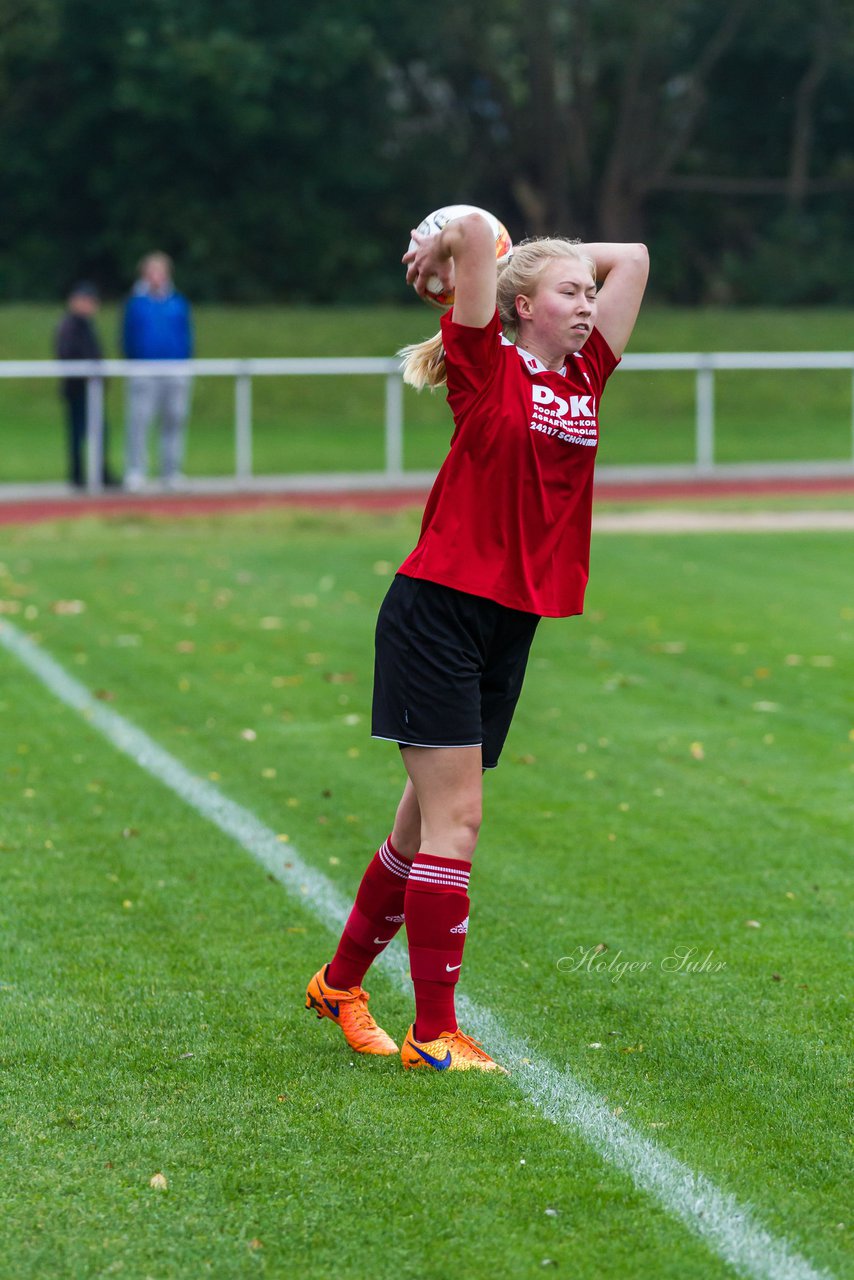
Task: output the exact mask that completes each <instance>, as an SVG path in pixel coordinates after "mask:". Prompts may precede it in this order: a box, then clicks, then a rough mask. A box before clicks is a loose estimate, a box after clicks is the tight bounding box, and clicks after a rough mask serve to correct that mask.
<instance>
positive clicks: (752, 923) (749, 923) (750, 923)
mask: <svg viewBox="0 0 854 1280" xmlns="http://www.w3.org/2000/svg"><path fill="white" fill-rule="evenodd" d="M744 927H745V929H761V928H762V925H761V924H760V923H759V921H758V920H745V922H744Z"/></svg>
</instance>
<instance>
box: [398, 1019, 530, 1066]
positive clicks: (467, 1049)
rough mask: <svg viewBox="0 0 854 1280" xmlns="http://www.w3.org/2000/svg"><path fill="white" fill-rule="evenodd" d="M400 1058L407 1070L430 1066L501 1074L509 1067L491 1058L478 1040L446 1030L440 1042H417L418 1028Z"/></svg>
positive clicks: (408, 1037)
mask: <svg viewBox="0 0 854 1280" xmlns="http://www.w3.org/2000/svg"><path fill="white" fill-rule="evenodd" d="M400 1058H401V1061H402V1062H403V1065H404V1068H405V1069H406V1070H407V1071H410V1070H412V1069H413V1068H416V1067H428V1068H429V1069H430V1070H432V1071H500V1072H501V1073H502V1075H505V1076H509V1074H510V1072H509V1071H508V1070H507V1068H506V1067H502V1066H500V1065H499V1063H497V1062H495V1061H494V1060H493V1059H492V1058H490V1056H489V1054H488V1053H486V1052H484V1050H483V1049H481V1047H480V1045H479V1044H478V1043H477V1041H476V1040H472V1038H471V1036H467V1035H464V1034H463V1032H462V1031H459V1030H458V1031H443V1032H442V1034H441V1035H440V1036H439V1037H438V1038H437V1039H436V1040H416V1039H415V1027H414V1025H413V1026H411V1027H410V1028H409V1030H408V1031H407V1033H406V1039H405V1040H404V1042H403V1048H402V1049H401V1051H400Z"/></svg>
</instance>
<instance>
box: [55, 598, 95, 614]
mask: <svg viewBox="0 0 854 1280" xmlns="http://www.w3.org/2000/svg"><path fill="white" fill-rule="evenodd" d="M85 608H86V605H85V604H84V603H83V601H82V600H54V602H53V604H52V605H51V606H50V611H51V613H58V614H74V613H83V612H84V610H85Z"/></svg>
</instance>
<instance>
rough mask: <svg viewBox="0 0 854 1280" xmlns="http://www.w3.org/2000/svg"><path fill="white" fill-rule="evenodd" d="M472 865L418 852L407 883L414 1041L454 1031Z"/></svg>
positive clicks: (406, 904)
mask: <svg viewBox="0 0 854 1280" xmlns="http://www.w3.org/2000/svg"><path fill="white" fill-rule="evenodd" d="M470 874H471V863H470V862H463V861H461V860H460V859H457V858H438V857H435V856H434V855H433V854H428V853H419V854H417V856H416V857H415V860H414V861H413V863H412V870H411V871H410V873H409V879H408V880H407V882H406V903H405V906H404V912H405V914H406V934H407V937H408V939H409V968H410V972H411V973H412V984H413V986H414V987H415V1038H416V1039H417V1040H435V1039H436V1037H437V1036H440V1035H441V1034H442V1032H443V1031H456V1029H457V1015H456V1011H455V1009H454V986H455V985H456V982H457V979H458V978H459V976H460V968H461V966H462V962H463V947H464V946H465V941H466V933H467V932H468V923H469V897H468V892H467V890H468V884H469V876H470Z"/></svg>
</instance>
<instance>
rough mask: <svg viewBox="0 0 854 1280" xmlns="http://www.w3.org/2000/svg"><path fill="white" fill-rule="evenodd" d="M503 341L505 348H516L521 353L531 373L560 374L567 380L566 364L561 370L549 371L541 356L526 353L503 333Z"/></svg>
mask: <svg viewBox="0 0 854 1280" xmlns="http://www.w3.org/2000/svg"><path fill="white" fill-rule="evenodd" d="M501 341H502V343H503V344H504V346H505V347H515V348H516V350H517V351H518V352H519V355H520V357H521V358H522V360H523V361H524V363H525V364H526V365H527V367H528V368H529V369H530V371H531V373H555V372H557V373H559V374H560V375H561V377H563V378H565V377H566V365H565V364H564V365H563V366H562V367H561V368H560V369H557V370H555V369H547V368H546V366H545V365H544V364H543V362H542V360H541V359H540V357H539V356H535V355H532V354H531V352H530V351H526V350H525V348H524V347H520V346H519V345H518V344H517V343H515V342H511V341H510V339H509V338H505V336H504V334H503V333H502V335H501Z"/></svg>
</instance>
